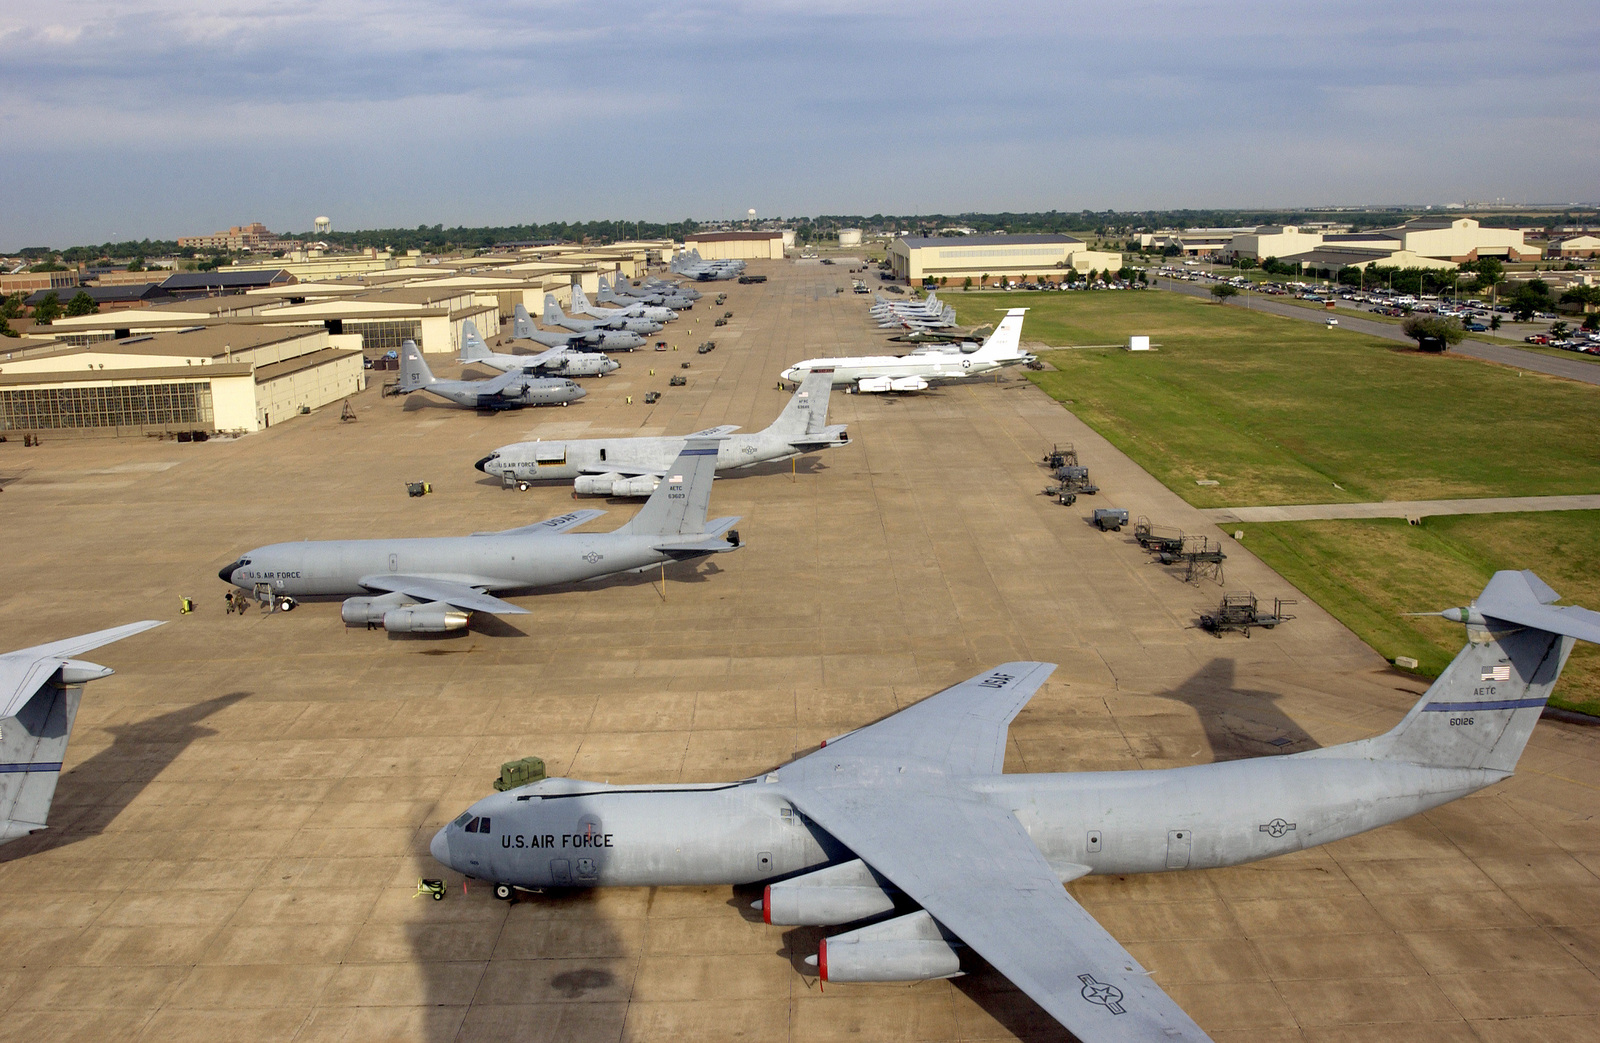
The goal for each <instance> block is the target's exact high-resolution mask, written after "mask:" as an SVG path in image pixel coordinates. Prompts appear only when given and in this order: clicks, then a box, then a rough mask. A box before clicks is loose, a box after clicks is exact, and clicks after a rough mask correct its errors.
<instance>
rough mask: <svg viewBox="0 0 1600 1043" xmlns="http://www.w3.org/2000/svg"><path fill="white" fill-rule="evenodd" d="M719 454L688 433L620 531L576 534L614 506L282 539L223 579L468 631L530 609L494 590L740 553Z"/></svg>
mask: <svg viewBox="0 0 1600 1043" xmlns="http://www.w3.org/2000/svg"><path fill="white" fill-rule="evenodd" d="M716 458H717V444H716V440H715V439H710V438H691V439H689V441H688V442H687V443H686V444H685V445H684V447H683V452H681V453H679V454H678V458H677V459H676V460H674V461H673V464H672V473H671V475H669V476H668V477H667V479H666V481H664V482H662V483H661V487H660V488H659V489H657V490H656V491H655V493H654V494H652V495H651V497H650V499H648V500H646V501H645V504H644V506H643V507H641V508H640V509H639V513H638V514H636V515H634V517H633V520H632V521H630V522H628V523H627V524H626V525H624V526H622V528H620V529H617V530H615V531H613V532H570V531H568V530H570V529H573V528H576V527H577V526H579V525H582V524H584V523H585V522H589V521H593V520H594V519H595V518H598V517H600V516H601V515H602V514H604V513H606V512H605V511H593V510H589V511H573V512H571V513H569V514H563V515H561V516H560V517H556V518H550V519H548V520H546V521H542V522H538V523H536V524H533V525H524V526H521V527H519V528H515V529H507V530H505V531H504V532H480V533H475V534H474V535H471V536H437V537H422V538H414V539H392V540H384V539H378V540H315V541H313V540H307V541H303V542H300V543H274V544H272V545H270V546H266V547H257V548H256V549H255V550H252V551H249V552H247V553H246V554H244V555H243V556H242V557H240V558H239V560H237V561H235V562H233V563H232V564H230V565H224V566H223V567H222V571H221V572H219V573H217V575H218V576H220V577H221V578H222V581H223V582H224V583H231V584H233V585H234V586H236V587H242V588H243V589H245V590H248V591H252V592H254V593H255V594H256V596H257V597H272V598H276V599H277V600H278V602H279V604H280V605H281V606H282V607H284V608H293V607H294V605H295V599H297V598H302V597H312V596H328V595H341V594H356V595H359V596H357V597H352V598H349V599H348V600H347V601H345V603H344V606H343V608H341V609H340V612H339V615H340V617H341V618H342V619H343V620H344V622H345V623H346V625H349V626H361V625H363V624H365V625H367V626H369V627H370V626H374V625H376V624H380V623H381V624H382V625H383V629H385V630H387V631H390V632H391V633H406V634H410V633H417V634H435V633H441V632H443V631H446V630H460V629H461V628H463V627H465V626H466V625H467V624H468V623H469V622H470V619H471V613H473V612H491V613H495V614H497V615H507V614H526V613H527V611H528V610H527V609H525V608H521V607H519V606H517V605H513V604H511V603H510V602H509V601H502V600H501V599H500V598H497V597H494V596H492V595H490V594H489V593H488V592H489V591H491V590H493V591H505V590H526V589H530V588H533V587H547V586H552V585H554V584H557V583H575V582H578V581H580V580H589V579H599V578H600V577H602V576H613V575H616V574H617V573H619V572H641V571H643V570H645V569H647V568H651V567H653V566H655V565H660V564H663V563H665V562H668V561H690V560H693V559H695V558H701V557H704V556H706V555H707V554H718V553H721V552H723V551H730V550H737V549H739V546H740V543H739V534H738V533H737V532H736V531H734V529H733V526H734V524H735V523H737V522H738V520H739V519H738V518H737V517H732V518H717V519H715V520H714V521H709V522H708V521H706V509H707V507H708V506H709V505H710V502H711V482H712V479H714V478H715V477H716V473H715V466H716Z"/></svg>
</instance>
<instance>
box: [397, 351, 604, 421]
mask: <svg viewBox="0 0 1600 1043" xmlns="http://www.w3.org/2000/svg"><path fill="white" fill-rule="evenodd" d="M413 391H426V392H428V393H429V394H431V395H438V396H439V397H440V398H442V399H444V400H446V401H448V402H454V403H455V404H456V405H458V406H466V407H467V408H468V409H484V410H489V411H492V412H499V411H501V410H505V409H524V408H526V407H528V406H564V405H567V404H568V403H571V402H576V401H577V400H578V399H580V398H582V397H583V396H584V395H586V394H588V392H586V391H584V390H583V388H581V387H579V386H578V385H576V384H574V383H573V382H572V381H570V380H568V379H566V378H563V377H541V376H539V375H537V374H536V373H533V372H527V371H524V370H522V369H513V370H508V371H507V372H505V373H502V374H500V375H499V376H498V377H491V378H490V379H488V380H441V379H439V378H438V377H436V376H434V375H433V370H432V369H430V368H428V363H427V362H426V361H425V360H424V359H423V357H422V352H421V351H418V350H417V346H416V344H414V343H412V342H411V341H409V340H408V341H406V342H404V343H403V344H401V345H400V393H401V394H402V395H409V394H411V393H412V392H413Z"/></svg>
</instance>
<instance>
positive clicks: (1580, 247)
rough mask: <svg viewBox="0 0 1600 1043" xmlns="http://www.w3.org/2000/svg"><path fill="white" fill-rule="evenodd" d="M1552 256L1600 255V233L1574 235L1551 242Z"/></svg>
mask: <svg viewBox="0 0 1600 1043" xmlns="http://www.w3.org/2000/svg"><path fill="white" fill-rule="evenodd" d="M1550 256H1551V257H1600V235H1574V236H1570V237H1568V238H1566V239H1561V240H1558V241H1552V242H1551V243H1550Z"/></svg>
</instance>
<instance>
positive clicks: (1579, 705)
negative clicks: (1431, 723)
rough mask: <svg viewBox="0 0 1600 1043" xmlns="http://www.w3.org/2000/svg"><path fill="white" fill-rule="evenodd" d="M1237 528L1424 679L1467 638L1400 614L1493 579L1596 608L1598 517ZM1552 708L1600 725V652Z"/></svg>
mask: <svg viewBox="0 0 1600 1043" xmlns="http://www.w3.org/2000/svg"><path fill="white" fill-rule="evenodd" d="M1240 527H1241V528H1243V529H1244V532H1245V542H1244V545H1245V546H1246V547H1248V548H1250V550H1251V551H1253V552H1254V553H1255V554H1256V555H1257V556H1258V557H1260V558H1261V559H1262V560H1263V561H1265V562H1266V563H1267V564H1268V565H1270V566H1272V568H1273V569H1274V570H1275V571H1277V572H1278V573H1279V574H1280V575H1282V576H1283V577H1284V578H1285V579H1287V580H1289V581H1290V582H1291V583H1293V584H1294V585H1295V586H1297V587H1299V588H1300V589H1301V590H1303V591H1305V592H1306V593H1307V594H1309V595H1310V596H1311V597H1312V598H1314V599H1315V600H1316V602H1317V604H1319V605H1321V606H1322V607H1323V608H1325V609H1327V610H1328V611H1329V612H1331V613H1332V614H1333V615H1334V616H1335V617H1337V618H1338V619H1339V621H1340V622H1342V623H1344V624H1345V625H1346V626H1348V627H1349V628H1350V629H1351V630H1353V631H1355V633H1356V634H1357V635H1358V636H1360V638H1361V639H1362V640H1363V641H1365V642H1366V643H1367V644H1369V645H1371V646H1372V647H1373V649H1375V650H1376V651H1377V652H1378V653H1380V654H1381V655H1383V656H1384V657H1386V658H1388V659H1393V658H1394V657H1395V656H1411V657H1413V658H1415V659H1416V660H1417V661H1418V662H1419V664H1420V667H1419V670H1418V672H1419V673H1422V674H1425V675H1426V676H1429V677H1433V676H1437V675H1438V673H1439V672H1440V671H1441V670H1443V669H1444V668H1445V666H1446V664H1448V663H1449V662H1450V659H1451V658H1452V657H1453V656H1454V655H1455V654H1456V652H1458V651H1460V649H1461V644H1462V633H1463V628H1462V626H1461V625H1460V624H1459V623H1451V622H1448V621H1446V620H1443V619H1439V618H1436V617H1434V618H1430V617H1427V616H1412V617H1407V616H1404V615H1402V613H1405V612H1430V611H1435V610H1438V609H1444V608H1451V607H1454V606H1459V605H1466V604H1467V603H1468V602H1470V601H1471V600H1472V599H1473V598H1474V597H1476V596H1477V595H1478V593H1479V592H1481V591H1482V590H1483V585H1484V584H1485V583H1486V582H1488V580H1489V576H1490V575H1492V574H1493V573H1494V572H1495V571H1496V570H1497V569H1532V570H1533V571H1534V572H1536V573H1538V574H1539V577H1540V578H1541V579H1543V580H1544V581H1545V582H1546V583H1548V584H1550V585H1551V586H1552V587H1554V588H1555V589H1556V590H1557V591H1559V592H1560V593H1561V594H1562V596H1563V603H1565V604H1578V605H1583V606H1585V607H1588V608H1600V511H1552V512H1549V513H1541V514H1477V515H1455V516H1451V517H1437V518H1427V519H1425V520H1424V522H1423V524H1422V525H1420V526H1416V525H1408V524H1406V523H1405V522H1404V521H1401V520H1398V519H1394V520H1389V519H1384V520H1374V521H1325V522H1279V523H1274V524H1270V525H1244V526H1240ZM1554 702H1556V703H1557V704H1558V705H1561V706H1564V707H1566V708H1568V709H1574V710H1579V711H1582V712H1584V713H1589V714H1596V715H1600V648H1597V647H1596V646H1594V645H1588V644H1580V645H1578V647H1577V649H1576V650H1575V651H1574V652H1573V654H1572V659H1571V661H1570V662H1569V663H1568V665H1567V669H1566V672H1565V673H1563V674H1562V675H1561V682H1560V684H1559V686H1558V687H1557V689H1556V697H1555V699H1554Z"/></svg>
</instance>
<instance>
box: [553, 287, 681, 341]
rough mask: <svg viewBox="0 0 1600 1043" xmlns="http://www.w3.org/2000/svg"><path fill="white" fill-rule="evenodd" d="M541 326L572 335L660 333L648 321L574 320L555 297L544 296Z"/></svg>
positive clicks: (657, 326) (622, 319) (657, 328)
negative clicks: (606, 332) (568, 331)
mask: <svg viewBox="0 0 1600 1043" xmlns="http://www.w3.org/2000/svg"><path fill="white" fill-rule="evenodd" d="M539 322H540V324H541V325H544V326H550V327H555V328H560V329H564V330H571V331H572V332H574V333H592V332H594V331H596V330H627V331H628V332H629V333H660V332H661V323H659V322H652V321H650V320H649V319H627V318H621V319H576V318H573V317H572V316H571V315H567V314H565V313H564V312H562V310H561V302H560V301H558V300H556V295H555V294H553V293H547V294H545V295H544V315H542V316H541V317H540V318H539Z"/></svg>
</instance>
